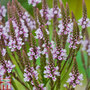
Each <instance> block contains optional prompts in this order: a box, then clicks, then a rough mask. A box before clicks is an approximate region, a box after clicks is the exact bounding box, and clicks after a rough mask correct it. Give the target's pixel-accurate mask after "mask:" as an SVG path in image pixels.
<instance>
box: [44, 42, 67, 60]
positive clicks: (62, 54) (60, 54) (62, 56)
mask: <svg viewBox="0 0 90 90" xmlns="http://www.w3.org/2000/svg"><path fill="white" fill-rule="evenodd" d="M49 44H50V49H51V53H52V56H53V59H58V60H66V58H67V53H66V49H63V48H61V49H60V50H58V49H57V47H55V43H54V41H51V42H50V43H49ZM42 47H43V48H44V49H43V51H42V54H45V55H46V58H48V52H47V45H46V44H43V45H42Z"/></svg>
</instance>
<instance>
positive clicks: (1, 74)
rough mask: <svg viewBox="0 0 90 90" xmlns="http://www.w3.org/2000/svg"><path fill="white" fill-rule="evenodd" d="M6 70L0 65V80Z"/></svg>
mask: <svg viewBox="0 0 90 90" xmlns="http://www.w3.org/2000/svg"><path fill="white" fill-rule="evenodd" d="M5 72H6V70H5V69H4V66H3V65H2V64H0V78H1V77H2V76H3V75H5Z"/></svg>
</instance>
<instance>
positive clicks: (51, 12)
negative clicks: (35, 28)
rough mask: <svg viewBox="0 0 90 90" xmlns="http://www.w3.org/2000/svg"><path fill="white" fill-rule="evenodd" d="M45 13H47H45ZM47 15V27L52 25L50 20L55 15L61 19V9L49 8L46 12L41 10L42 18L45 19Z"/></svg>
mask: <svg viewBox="0 0 90 90" xmlns="http://www.w3.org/2000/svg"><path fill="white" fill-rule="evenodd" d="M44 11H45V12H44ZM44 13H45V19H46V20H47V22H46V25H50V24H51V23H50V20H51V19H52V18H53V17H54V15H57V18H61V9H60V8H58V7H57V9H55V8H47V9H46V10H44V9H41V10H40V14H41V16H42V17H44Z"/></svg>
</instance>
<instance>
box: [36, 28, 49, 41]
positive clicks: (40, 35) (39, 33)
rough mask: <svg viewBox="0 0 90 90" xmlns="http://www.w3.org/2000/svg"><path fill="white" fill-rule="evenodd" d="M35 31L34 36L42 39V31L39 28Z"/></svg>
mask: <svg viewBox="0 0 90 90" xmlns="http://www.w3.org/2000/svg"><path fill="white" fill-rule="evenodd" d="M35 33H36V36H35V38H36V39H43V40H44V37H43V32H42V30H41V28H38V29H37V30H36V32H35ZM46 33H47V35H49V31H48V30H47V29H46Z"/></svg>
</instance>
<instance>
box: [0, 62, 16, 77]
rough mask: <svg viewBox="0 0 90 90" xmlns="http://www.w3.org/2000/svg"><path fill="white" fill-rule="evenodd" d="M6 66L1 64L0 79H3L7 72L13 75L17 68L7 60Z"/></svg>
mask: <svg viewBox="0 0 90 90" xmlns="http://www.w3.org/2000/svg"><path fill="white" fill-rule="evenodd" d="M4 64H5V65H4ZM4 64H0V77H3V76H4V75H5V73H6V72H8V73H11V72H12V70H13V68H14V67H15V65H13V64H12V63H11V61H10V60H8V61H6V60H5V63H4Z"/></svg>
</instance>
